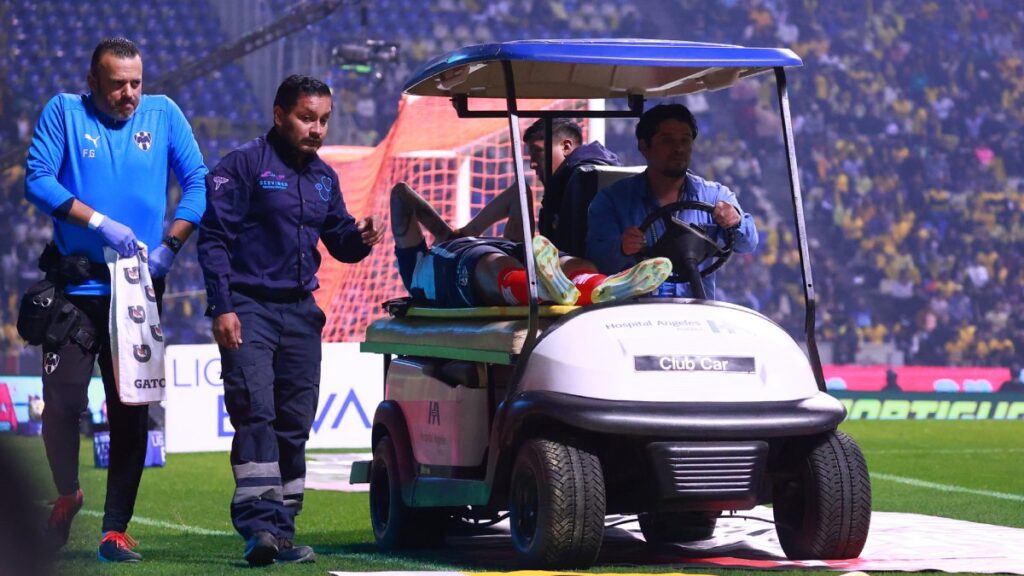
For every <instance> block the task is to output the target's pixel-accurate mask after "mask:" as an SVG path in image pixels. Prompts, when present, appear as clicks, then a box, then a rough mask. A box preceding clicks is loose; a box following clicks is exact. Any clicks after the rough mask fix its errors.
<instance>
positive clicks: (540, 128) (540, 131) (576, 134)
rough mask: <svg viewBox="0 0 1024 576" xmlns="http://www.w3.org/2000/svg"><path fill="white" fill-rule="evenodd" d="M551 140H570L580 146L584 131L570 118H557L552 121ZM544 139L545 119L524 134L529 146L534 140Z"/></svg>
mask: <svg viewBox="0 0 1024 576" xmlns="http://www.w3.org/2000/svg"><path fill="white" fill-rule="evenodd" d="M551 133H552V135H551V140H552V141H555V140H562V139H565V138H568V139H569V140H572V142H573V144H575V145H576V146H579V145H580V144H582V143H583V129H582V128H580V125H579V124H577V123H575V122H573V121H572V120H569V119H568V118H555V119H554V120H552V121H551ZM543 139H544V119H543V118H541V119H540V120H537V121H536V122H534V123H533V124H530V127H529V128H527V129H526V132H523V142H525V143H527V144H529V143H530V142H533V141H534V140H543Z"/></svg>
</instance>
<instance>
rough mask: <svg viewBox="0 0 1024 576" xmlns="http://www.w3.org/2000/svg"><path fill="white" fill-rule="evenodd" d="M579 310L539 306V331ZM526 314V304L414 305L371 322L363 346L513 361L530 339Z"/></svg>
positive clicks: (380, 350) (392, 351) (412, 353)
mask: <svg viewBox="0 0 1024 576" xmlns="http://www.w3.org/2000/svg"><path fill="white" fill-rule="evenodd" d="M575 309H576V306H541V307H540V332H543V331H544V329H545V328H546V327H548V326H550V325H551V324H552V323H553V322H554V321H556V320H557V319H558V318H559V317H561V316H562V315H564V314H567V313H569V312H571V311H573V310H575ZM528 314H529V308H527V307H525V306H485V307H480V308H420V307H413V308H409V309H408V310H407V311H406V313H405V315H404V316H402V317H396V318H381V319H380V320H377V321H375V322H373V323H372V324H370V326H369V327H367V329H366V341H365V342H363V344H362V346H361V347H360V350H361V351H363V352H375V353H378V354H397V355H402V356H427V357H432V358H449V359H452V360H469V361H473V362H488V363H493V364H511V363H512V362H513V361H514V360H515V357H516V356H517V355H518V354H519V353H520V352H522V349H523V343H524V342H525V341H526V331H527V323H528V320H527V315H528ZM539 335H540V334H538V336H539Z"/></svg>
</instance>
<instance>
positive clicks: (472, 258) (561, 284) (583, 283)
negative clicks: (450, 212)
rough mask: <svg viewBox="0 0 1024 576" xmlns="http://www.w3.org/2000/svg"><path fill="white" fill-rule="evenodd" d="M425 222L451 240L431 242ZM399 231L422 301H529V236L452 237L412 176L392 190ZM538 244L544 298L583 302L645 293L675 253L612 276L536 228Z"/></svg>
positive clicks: (400, 251) (398, 248)
mask: <svg viewBox="0 0 1024 576" xmlns="http://www.w3.org/2000/svg"><path fill="white" fill-rule="evenodd" d="M442 225H443V228H442V227H441V226H442ZM422 226H426V227H427V230H428V231H430V232H431V234H433V235H434V236H435V238H440V239H443V240H440V241H438V242H437V243H436V244H434V246H432V247H431V248H430V249H427V244H426V240H425V239H424V236H423V230H422ZM446 229H447V230H448V232H447V233H446V232H445V230H446ZM391 231H392V233H393V234H394V237H395V256H396V258H397V260H398V272H399V274H400V275H401V277H402V283H403V284H404V285H405V288H406V289H407V290H408V291H409V294H410V295H412V297H413V299H414V300H415V301H417V302H419V303H422V304H425V305H429V306H437V307H441V308H464V307H475V306H518V305H525V304H526V303H527V301H528V297H529V296H528V294H529V287H528V285H527V279H526V270H525V268H524V267H523V264H522V262H523V260H524V258H525V254H524V253H523V250H524V249H525V244H523V243H522V242H515V241H512V240H509V239H506V238H486V237H485V238H478V237H473V236H469V237H458V238H450V229H448V227H447V224H445V223H444V221H443V220H442V219H441V218H440V216H438V215H437V213H436V212H434V211H433V209H432V208H431V207H430V205H429V204H428V203H427V202H426V200H424V199H423V198H422V197H420V196H419V195H418V194H416V192H414V191H413V190H412V189H411V188H409V187H408V186H407V185H406V184H405V183H404V182H400V183H398V184H396V185H395V187H394V188H393V189H392V190H391ZM531 247H532V249H533V254H534V258H535V261H536V266H537V277H538V279H539V280H540V285H539V287H538V288H539V298H540V300H541V301H542V302H549V303H555V304H566V305H572V304H575V305H578V306H582V305H585V304H590V303H600V302H608V301H612V300H621V299H625V298H629V297H632V296H639V295H641V294H647V293H649V292H652V291H654V290H655V289H657V288H658V286H660V285H661V283H662V282H664V281H665V279H666V278H667V277H668V275H669V274H670V273H671V271H672V263H671V262H670V261H669V260H668V259H667V258H652V259H649V260H644V261H643V262H640V263H638V264H636V265H634V266H632V267H628V268H626V269H624V270H622V271H621V272H619V273H618V274H614V275H611V276H606V275H604V274H599V273H598V272H597V269H596V268H595V267H594V264H593V263H591V262H589V261H587V260H584V259H582V258H575V257H572V256H567V255H564V254H561V253H559V251H558V249H557V248H555V246H554V245H553V244H552V243H551V242H550V241H549V240H548V239H547V238H545V237H544V236H535V237H534V238H533V241H532V243H531Z"/></svg>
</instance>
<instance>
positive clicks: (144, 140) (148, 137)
mask: <svg viewBox="0 0 1024 576" xmlns="http://www.w3.org/2000/svg"><path fill="white" fill-rule="evenodd" d="M132 138H133V139H134V140H135V145H136V146H138V147H139V149H140V150H142V151H143V152H145V151H146V150H149V147H150V146H152V145H153V135H152V134H150V133H149V132H146V131H145V130H139V131H138V132H136V133H135V136H133V137H132Z"/></svg>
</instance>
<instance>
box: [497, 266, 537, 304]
mask: <svg viewBox="0 0 1024 576" xmlns="http://www.w3.org/2000/svg"><path fill="white" fill-rule="evenodd" d="M498 291H499V292H501V296H502V298H504V299H505V304H509V305H512V306H522V305H524V304H526V302H527V298H528V295H529V293H530V291H529V290H528V289H527V287H526V270H523V269H522V268H505V269H504V270H502V271H501V272H499V273H498Z"/></svg>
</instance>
